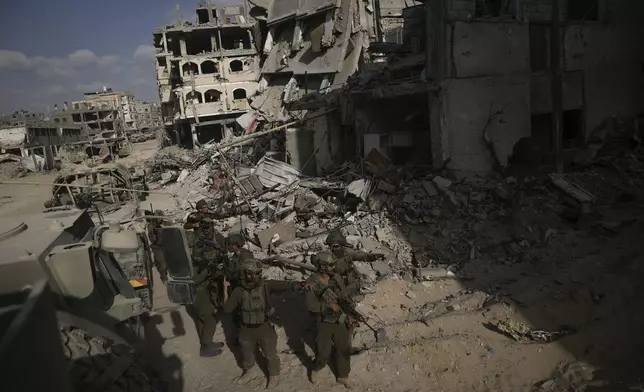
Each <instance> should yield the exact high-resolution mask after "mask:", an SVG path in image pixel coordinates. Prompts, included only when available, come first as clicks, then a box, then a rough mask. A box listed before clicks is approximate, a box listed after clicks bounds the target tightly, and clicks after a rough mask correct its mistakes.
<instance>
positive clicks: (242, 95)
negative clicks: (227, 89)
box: [233, 88, 246, 99]
mask: <svg viewBox="0 0 644 392" xmlns="http://www.w3.org/2000/svg"><path fill="white" fill-rule="evenodd" d="M233 99H246V90H244V89H243V88H237V89H235V90H233Z"/></svg>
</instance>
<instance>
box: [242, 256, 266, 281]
mask: <svg viewBox="0 0 644 392" xmlns="http://www.w3.org/2000/svg"><path fill="white" fill-rule="evenodd" d="M241 275H242V284H243V286H244V287H246V288H254V287H257V284H258V283H259V282H260V281H261V279H262V263H261V261H259V260H257V259H253V258H248V259H245V260H244V261H243V262H242V264H241Z"/></svg>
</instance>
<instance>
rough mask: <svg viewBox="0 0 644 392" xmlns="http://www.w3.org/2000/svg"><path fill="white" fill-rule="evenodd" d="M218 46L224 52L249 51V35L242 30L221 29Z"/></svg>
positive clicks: (245, 30) (246, 31)
mask: <svg viewBox="0 0 644 392" xmlns="http://www.w3.org/2000/svg"><path fill="white" fill-rule="evenodd" d="M220 46H221V47H222V48H223V49H224V50H235V49H250V48H251V46H250V34H249V33H248V30H247V29H242V28H227V29H223V30H222V31H221V43H220Z"/></svg>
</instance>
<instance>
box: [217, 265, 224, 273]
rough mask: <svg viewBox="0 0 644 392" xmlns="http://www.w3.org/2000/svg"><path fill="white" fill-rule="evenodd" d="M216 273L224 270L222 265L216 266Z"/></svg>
mask: <svg viewBox="0 0 644 392" xmlns="http://www.w3.org/2000/svg"><path fill="white" fill-rule="evenodd" d="M216 268H217V271H223V270H224V263H219V264H217V267H216Z"/></svg>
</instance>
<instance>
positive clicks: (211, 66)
mask: <svg viewBox="0 0 644 392" xmlns="http://www.w3.org/2000/svg"><path fill="white" fill-rule="evenodd" d="M214 73H217V64H215V62H214V61H210V60H206V61H204V62H203V63H201V74H202V75H208V74H214Z"/></svg>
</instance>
